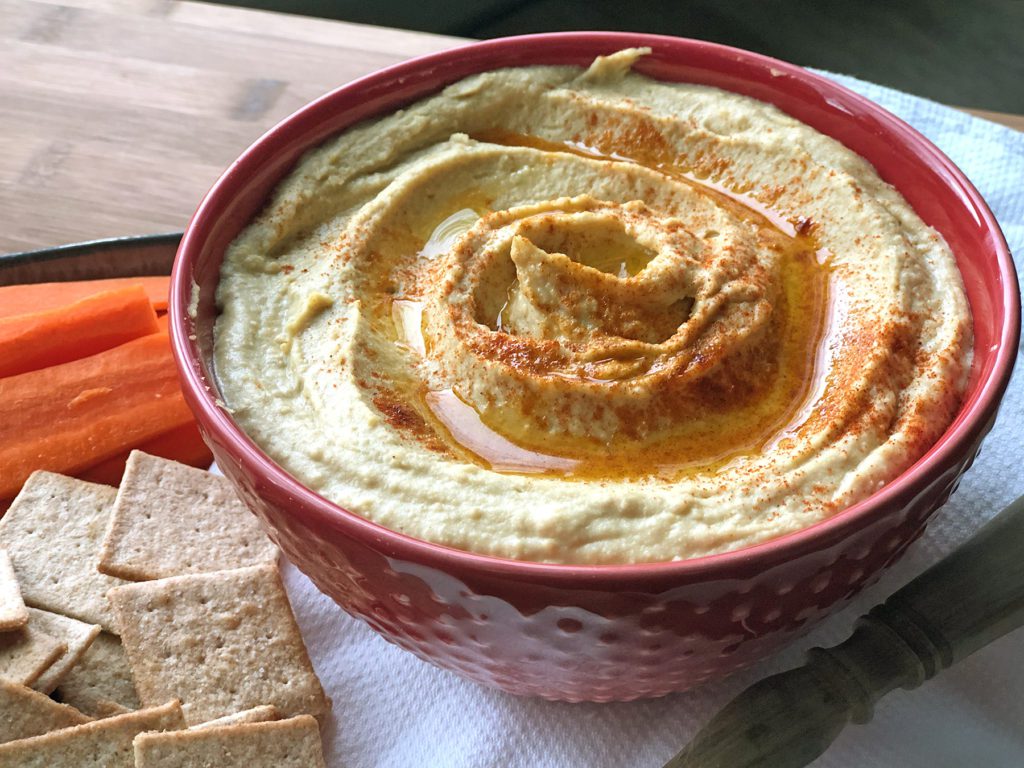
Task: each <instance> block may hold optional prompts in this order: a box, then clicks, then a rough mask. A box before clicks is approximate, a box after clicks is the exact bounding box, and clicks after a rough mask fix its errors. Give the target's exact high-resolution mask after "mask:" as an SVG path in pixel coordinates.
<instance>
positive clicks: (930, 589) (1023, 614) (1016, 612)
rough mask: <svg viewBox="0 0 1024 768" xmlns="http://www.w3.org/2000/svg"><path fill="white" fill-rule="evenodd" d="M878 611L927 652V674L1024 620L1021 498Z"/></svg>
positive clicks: (1023, 509) (1023, 503)
mask: <svg viewBox="0 0 1024 768" xmlns="http://www.w3.org/2000/svg"><path fill="white" fill-rule="evenodd" d="M876 611H878V613H879V617H880V618H881V619H882V620H883V621H885V622H886V623H887V624H890V625H891V626H892V627H893V628H894V629H895V630H896V631H897V632H899V634H900V636H901V637H903V638H904V639H905V640H907V641H908V642H911V643H915V644H916V647H915V649H920V653H921V655H922V656H923V657H926V658H927V657H930V659H929V662H928V663H933V664H934V666H935V670H934V671H932V672H931V674H929V675H928V677H931V675H932V674H934V673H935V672H937V671H939V670H940V669H945V668H946V667H948V666H950V665H951V664H954V663H956V662H958V661H960V660H961V659H963V658H966V657H967V656H970V655H971V654H972V653H974V652H975V651H976V650H978V649H979V648H982V647H984V646H985V645H988V644H989V643H991V642H992V641H993V640H995V639H997V638H999V637H1002V636H1003V635H1005V634H1006V633H1007V632H1009V631H1010V630H1012V629H1015V628H1016V627H1019V626H1021V625H1022V624H1024V497H1021V498H1019V499H1017V500H1016V501H1014V502H1013V503H1012V504H1010V506H1008V507H1007V508H1006V509H1004V510H1003V511H1002V512H1000V513H999V514H998V515H996V517H994V518H993V519H992V520H991V521H990V522H989V523H987V524H986V525H985V526H984V527H983V528H982V529H981V530H980V531H978V533H977V534H975V535H974V537H973V538H971V539H970V540H969V541H968V542H967V543H966V544H964V545H963V546H962V547H960V548H959V549H958V550H957V551H956V552H954V553H953V554H951V555H950V556H949V557H947V558H945V559H944V560H942V561H941V562H939V563H938V564H937V565H935V566H933V567H932V568H930V569H929V570H927V571H925V572H924V573H923V574H921V575H920V576H918V577H917V578H916V579H914V580H913V581H912V582H910V583H909V584H908V585H907V586H905V587H903V589H901V590H900V591H899V592H897V593H896V594H894V595H893V596H892V597H890V598H889V599H888V600H886V601H885V604H884V606H881V607H880V608H879V609H876ZM873 613H874V612H873Z"/></svg>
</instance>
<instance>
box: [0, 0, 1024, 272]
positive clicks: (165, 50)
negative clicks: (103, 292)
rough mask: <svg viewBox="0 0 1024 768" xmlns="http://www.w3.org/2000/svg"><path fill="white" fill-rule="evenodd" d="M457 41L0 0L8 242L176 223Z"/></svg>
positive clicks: (129, 5) (61, 0)
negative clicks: (295, 140) (262, 156)
mask: <svg viewBox="0 0 1024 768" xmlns="http://www.w3.org/2000/svg"><path fill="white" fill-rule="evenodd" d="M463 42H465V41H464V40H462V39H460V38H454V37H442V36H438V35H429V34H425V33H422V32H406V31H400V30H395V29H384V28H379V27H369V26H362V25H356V24H346V23H343V22H337V21H326V20H320V19H310V18H305V17H300V16H288V15H282V14H273V13H267V12H263V11H252V10H245V9H239V8H233V7H224V6H216V5H206V4H203V3H194V2H172V1H170V0H0V222H2V226H0V253H5V252H10V251H20V250H27V249H32V248H41V247H47V246H53V245H60V244H62V243H68V242H75V241H79V240H88V239H93V238H99V237H112V236H117V235H127V234H142V233H151V232H165V231H170V230H177V229H181V228H183V227H184V225H185V223H186V221H187V220H188V217H189V215H190V214H191V213H192V211H193V210H194V209H195V207H196V205H197V203H198V202H199V200H200V198H201V197H202V195H203V194H204V193H205V192H206V190H207V189H208V188H209V187H210V185H211V184H212V183H213V182H214V180H215V179H216V178H217V177H218V176H219V175H220V173H221V171H223V169H224V168H225V167H227V165H228V164H229V163H230V162H231V161H232V160H233V159H234V158H235V157H237V156H238V154H239V153H240V152H241V151H242V150H243V149H244V148H245V147H246V146H248V145H249V144H250V143H251V142H252V141H253V140H254V139H256V138H257V137H258V136H259V135H260V134H262V133H263V132H264V131H265V130H267V129H268V128H269V127H271V126H272V125H274V124H275V123H276V122H277V121H279V120H280V119H281V118H283V117H285V116H286V115H288V114H289V113H291V112H293V111H294V110H296V109H297V108H298V107H300V106H302V105H303V104H305V103H306V102H308V101H310V100H311V99H313V98H315V97H316V96H319V95H320V94H322V93H324V92H326V91H328V90H330V89H332V88H335V87H337V86H338V85H341V84H343V83H345V82H347V81H349V80H352V79H353V78H356V77H359V76H360V75H364V74H367V73H369V72H372V71H374V70H376V69H379V68H381V67H384V66H387V65H388V64H393V63H395V62H397V61H401V60H403V59H406V58H409V57H411V56H417V55H420V54H423V53H428V52H431V51H437V50H441V49H443V48H449V47H451V46H454V45H459V44H460V43H463ZM983 116H985V117H989V118H990V119H996V120H999V121H1000V122H1005V123H1007V124H1009V125H1013V126H1014V127H1016V128H1019V129H1024V117H1021V116H1011V115H997V114H993V113H984V114H983Z"/></svg>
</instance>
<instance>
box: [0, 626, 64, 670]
mask: <svg viewBox="0 0 1024 768" xmlns="http://www.w3.org/2000/svg"><path fill="white" fill-rule="evenodd" d="M67 650H68V647H67V645H65V644H64V643H62V642H61V641H60V640H58V639H57V638H56V637H51V636H50V635H48V634H46V633H45V632H41V631H39V630H38V629H36V628H35V627H33V626H32V623H31V622H29V623H28V624H27V625H26V626H25V627H23V628H22V629H16V630H14V631H13V632H4V633H2V634H0V679H2V680H8V681H10V682H12V683H20V684H21V685H32V683H34V682H35V681H36V680H38V679H39V676H40V675H42V674H43V672H45V671H46V670H47V669H49V668H50V667H51V666H52V665H53V663H54V662H55V661H57V659H59V658H60V657H61V656H63V655H64V654H65V653H66V652H67Z"/></svg>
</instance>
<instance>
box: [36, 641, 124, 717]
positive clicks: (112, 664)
mask: <svg viewBox="0 0 1024 768" xmlns="http://www.w3.org/2000/svg"><path fill="white" fill-rule="evenodd" d="M55 695H56V696H57V698H58V699H60V700H61V701H63V702H64V703H66V704H70V705H71V706H73V707H76V708H77V709H79V710H81V711H82V712H84V713H85V714H87V715H91V716H92V717H110V716H111V715H120V714H123V713H125V712H131V711H134V710H136V709H138V708H139V707H140V706H142V705H141V704H140V703H139V695H138V693H136V691H135V681H134V680H133V679H132V670H131V667H130V666H129V665H128V657H127V656H125V653H124V648H123V647H122V645H121V639H120V638H119V637H118V636H117V635H112V634H110V633H109V632H102V633H100V635H99V636H98V637H97V638H96V639H95V640H94V641H93V644H92V645H90V646H89V649H88V650H87V651H86V652H85V654H84V655H83V656H82V658H81V659H80V660H79V662H78V664H76V665H75V666H74V667H72V669H71V671H70V672H68V673H67V675H65V676H64V679H63V680H61V681H60V684H59V685H58V686H57V690H56V692H55Z"/></svg>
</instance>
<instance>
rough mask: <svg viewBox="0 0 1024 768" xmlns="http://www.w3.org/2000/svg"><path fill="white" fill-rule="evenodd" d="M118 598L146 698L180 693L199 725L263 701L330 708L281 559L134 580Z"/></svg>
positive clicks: (297, 709) (303, 710) (291, 707)
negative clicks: (281, 570) (283, 576)
mask: <svg viewBox="0 0 1024 768" xmlns="http://www.w3.org/2000/svg"><path fill="white" fill-rule="evenodd" d="M110 602H111V604H112V605H113V606H114V611H115V612H116V613H117V617H118V620H119V621H120V622H121V626H122V628H123V631H122V633H121V642H122V643H124V649H125V652H126V653H127V654H128V662H129V663H130V664H131V667H132V674H133V675H134V676H135V686H136V688H137V689H138V692H139V699H140V700H141V701H142V703H143V704H146V705H148V704H152V703H154V702H157V701H167V700H168V699H172V698H173V699H180V700H181V702H182V709H183V710H184V712H185V718H186V719H187V720H188V722H189V724H191V725H195V724H196V723H201V722H204V721H206V720H213V719H215V718H218V717H223V716H224V715H230V714H232V713H235V712H239V711H241V710H243V709H249V708H251V707H256V706H259V705H261V704H273V705H274V706H276V707H277V708H278V709H279V710H281V712H282V713H284V714H285V715H288V716H291V715H299V714H311V715H314V716H317V717H322V716H324V715H326V713H327V712H328V710H329V708H330V703H329V702H328V700H327V697H326V696H325V695H324V691H323V688H322V687H321V686H320V681H319V680H318V679H317V677H316V673H315V672H314V671H313V665H312V664H311V663H310V661H309V654H308V653H307V652H306V646H305V644H304V643H303V642H302V635H301V634H299V628H298V625H297V624H296V623H295V617H294V616H293V615H292V609H291V605H290V604H289V603H288V596H287V594H286V593H285V591H284V586H283V585H282V583H281V576H280V574H279V573H278V570H277V566H276V565H256V566H250V567H248V568H238V569H236V570H233V571H216V572H214V573H203V574H194V575H191V576H176V577H174V578H170V579H161V580H159V581H143V582H139V583H137V584H128V585H126V586H123V587H118V588H117V589H112V590H111V591H110Z"/></svg>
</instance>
